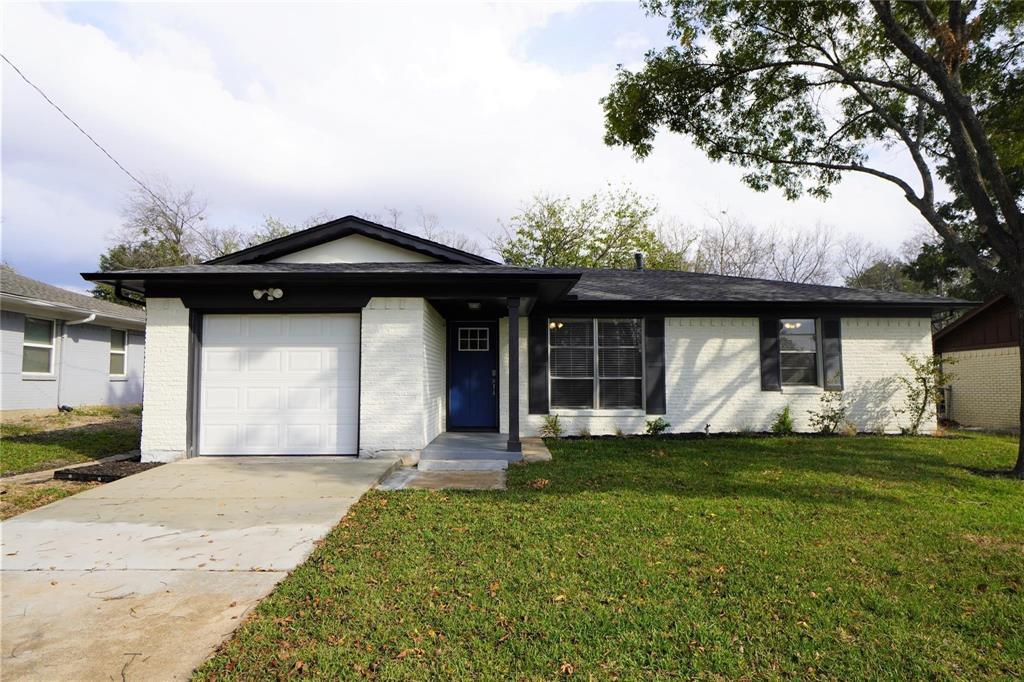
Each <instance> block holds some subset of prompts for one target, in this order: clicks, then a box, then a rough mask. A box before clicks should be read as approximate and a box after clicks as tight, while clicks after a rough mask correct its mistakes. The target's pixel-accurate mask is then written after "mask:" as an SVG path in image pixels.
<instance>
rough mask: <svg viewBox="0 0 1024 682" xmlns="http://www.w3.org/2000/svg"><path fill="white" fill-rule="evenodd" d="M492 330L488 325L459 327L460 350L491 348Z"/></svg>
mask: <svg viewBox="0 0 1024 682" xmlns="http://www.w3.org/2000/svg"><path fill="white" fill-rule="evenodd" d="M490 331H491V330H490V329H488V328H487V327H459V350H468V351H481V350H490V347H491V335H490Z"/></svg>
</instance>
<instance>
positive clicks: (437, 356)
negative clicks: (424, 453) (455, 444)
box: [423, 303, 448, 445]
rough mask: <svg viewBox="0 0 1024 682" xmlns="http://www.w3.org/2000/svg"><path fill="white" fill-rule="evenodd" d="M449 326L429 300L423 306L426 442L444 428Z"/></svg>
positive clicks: (424, 428)
mask: <svg viewBox="0 0 1024 682" xmlns="http://www.w3.org/2000/svg"><path fill="white" fill-rule="evenodd" d="M446 335H447V326H446V325H445V321H444V318H443V317H441V315H440V313H438V312H437V311H436V310H434V306H432V305H430V304H429V303H426V304H424V306H423V431H424V433H423V442H424V445H425V444H427V443H429V442H430V441H432V440H434V439H435V438H437V436H438V435H439V434H441V433H442V432H443V431H444V426H445V405H446V403H447V395H446V391H447V381H448V379H447V376H446V374H445V372H446V367H447V341H446Z"/></svg>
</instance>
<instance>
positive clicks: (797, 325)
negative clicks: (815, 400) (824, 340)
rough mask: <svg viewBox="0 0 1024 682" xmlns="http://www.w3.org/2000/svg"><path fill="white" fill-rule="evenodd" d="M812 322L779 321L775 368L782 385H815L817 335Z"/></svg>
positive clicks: (816, 375) (805, 320)
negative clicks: (776, 366) (777, 364)
mask: <svg viewBox="0 0 1024 682" xmlns="http://www.w3.org/2000/svg"><path fill="white" fill-rule="evenodd" d="M815 326H816V325H815V321H814V320H808V319H790V320H780V323H779V368H780V370H781V374H782V385H783V386H817V385H818V384H819V382H818V335H817V331H816V329H815Z"/></svg>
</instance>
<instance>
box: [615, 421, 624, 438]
mask: <svg viewBox="0 0 1024 682" xmlns="http://www.w3.org/2000/svg"><path fill="white" fill-rule="evenodd" d="M625 435H626V432H625V431H623V430H622V427H621V426H619V425H618V424H616V425H615V437H616V438H622V437H624V436H625Z"/></svg>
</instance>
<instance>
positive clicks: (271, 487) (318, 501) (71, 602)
mask: <svg viewBox="0 0 1024 682" xmlns="http://www.w3.org/2000/svg"><path fill="white" fill-rule="evenodd" d="M394 464H395V463H394V462H392V461H389V460H365V459H364V460H360V459H356V458H343V457H294V458H288V457H249V458H212V457H206V458H197V459H192V460H188V461H186V462H179V463H175V464H169V465H166V466H162V467H157V468H156V469H152V470H150V471H147V472H144V473H141V474H136V475H135V476H131V477H129V478H125V479H122V480H120V481H117V482H114V483H108V484H107V485H104V486H101V487H98V488H95V489H93V490H89V491H86V492H83V493H80V494H78V495H75V496H73V497H69V498H67V499H65V500H61V501H59V502H55V503H54V504H51V505H48V506H46V507H42V508H40V509H36V510H34V511H31V512H28V513H26V514H22V515H21V516H18V517H15V518H13V519H10V520H8V521H5V522H3V523H2V524H0V534H2V555H0V562H2V563H0V568H2V571H0V592H2V606H0V610H2V630H0V637H2V639H0V677H2V678H3V679H5V680H8V679H9V680H15V679H17V680H29V679H35V680H110V679H114V680H118V679H127V680H168V679H186V678H188V677H189V675H190V673H191V672H192V670H193V669H194V668H195V667H196V666H197V665H199V664H200V663H202V662H203V661H204V660H205V659H206V658H207V657H208V656H209V655H210V653H212V652H213V650H214V649H215V648H216V647H217V645H218V644H220V642H221V641H223V639H224V638H226V637H227V636H228V635H229V634H231V632H232V631H233V630H234V629H235V628H236V627H237V626H238V625H239V623H240V622H241V619H242V617H243V616H244V615H245V613H246V612H247V611H248V610H249V609H251V608H252V607H253V606H254V605H256V604H257V603H258V602H259V601H260V600H261V599H262V598H263V597H264V596H266V595H267V594H268V593H269V592H270V590H271V589H272V588H273V587H274V585H275V584H276V583H277V582H278V581H279V580H281V579H282V578H284V577H285V575H286V573H287V571H289V570H291V569H293V568H295V567H296V566H297V565H298V564H300V563H301V562H302V561H304V560H305V559H306V557H307V556H308V555H309V553H310V552H311V551H312V549H313V547H314V543H315V542H316V541H317V540H319V539H321V538H322V537H324V536H325V535H326V534H327V532H328V531H330V529H331V528H332V527H334V525H335V524H336V523H337V522H338V521H339V520H340V519H341V518H342V516H344V515H345V513H346V512H347V511H348V508H349V507H350V506H351V505H352V504H353V503H355V502H356V501H357V500H358V499H359V498H360V497H361V496H362V495H363V494H364V493H365V492H366V491H367V490H369V489H370V488H371V487H372V486H373V485H375V484H376V483H377V482H378V481H380V480H381V479H382V478H384V477H385V476H386V475H387V474H388V473H389V472H390V470H391V469H392V468H393V467H394Z"/></svg>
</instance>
